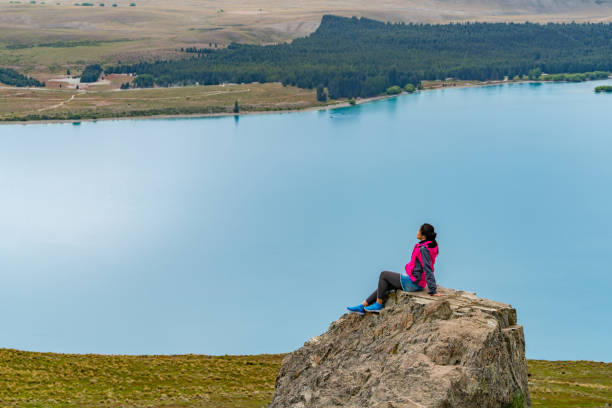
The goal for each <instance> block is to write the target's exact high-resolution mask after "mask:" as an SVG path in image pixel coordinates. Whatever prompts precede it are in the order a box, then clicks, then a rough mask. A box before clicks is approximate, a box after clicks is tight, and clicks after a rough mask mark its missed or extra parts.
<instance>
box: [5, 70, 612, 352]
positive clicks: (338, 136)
mask: <svg viewBox="0 0 612 408" xmlns="http://www.w3.org/2000/svg"><path fill="white" fill-rule="evenodd" d="M601 84H610V85H612V81H597V82H586V83H578V84H526V83H525V84H506V85H497V86H488V87H479V88H465V89H446V90H437V91H427V92H422V93H419V94H414V95H402V96H400V97H397V98H393V99H387V100H381V101H377V102H373V103H368V104H363V105H358V106H354V107H348V108H340V109H332V110H324V111H308V112H299V113H284V114H260V115H245V116H240V117H217V118H189V119H146V120H145V119H143V120H115V121H98V122H83V123H81V124H80V125H74V124H70V123H68V124H28V125H15V124H13V125H2V126H0V191H1V199H0V308H1V310H2V311H3V313H2V330H0V347H10V348H18V349H23V350H35V351H53V352H75V353H118V354H178V353H203V354H256V353H281V352H288V351H292V350H294V349H296V348H298V347H300V346H301V345H302V344H303V343H304V342H305V341H307V340H308V339H309V338H311V337H313V336H316V335H319V334H320V333H322V332H324V331H325V330H327V328H328V326H329V324H330V323H331V322H332V321H333V320H335V319H337V318H338V317H340V316H341V315H342V314H343V313H344V312H345V307H346V306H349V305H354V304H357V303H359V302H361V301H362V300H363V299H364V298H365V297H366V296H367V295H368V294H369V293H371V292H372V291H373V290H374V289H375V287H376V283H377V279H378V275H379V273H380V271H382V270H391V271H397V272H399V271H400V270H401V269H402V268H403V267H404V265H405V264H406V263H407V262H408V261H409V258H410V252H411V249H412V246H413V245H414V243H415V242H416V238H415V234H416V231H417V229H418V227H419V226H420V225H421V224H422V223H423V222H429V223H431V224H433V225H434V226H435V227H436V230H437V231H438V242H439V244H440V255H439V257H438V260H437V264H436V277H437V281H438V283H439V284H440V285H442V286H446V287H452V288H456V289H463V290H468V291H473V292H476V293H477V294H478V295H479V296H482V297H487V298H491V299H495V300H498V301H501V302H506V303H510V304H511V305H512V306H514V307H515V308H516V309H517V312H518V319H519V323H520V324H523V325H524V329H525V337H526V342H527V356H528V357H529V358H539V359H554V360H559V359H561V360H565V359H571V360H577V359H585V360H596V361H612V348H611V347H610V341H611V339H612V297H611V295H610V292H611V291H612V268H611V265H612V248H611V247H612V160H611V154H612V130H611V128H610V116H611V115H612V95H606V94H595V93H594V92H593V88H594V87H595V86H596V85H601Z"/></svg>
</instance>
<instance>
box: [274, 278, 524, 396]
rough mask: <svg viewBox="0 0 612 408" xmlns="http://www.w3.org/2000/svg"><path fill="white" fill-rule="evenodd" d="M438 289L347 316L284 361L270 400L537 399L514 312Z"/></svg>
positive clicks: (399, 295)
mask: <svg viewBox="0 0 612 408" xmlns="http://www.w3.org/2000/svg"><path fill="white" fill-rule="evenodd" d="M439 291H440V292H441V293H442V294H443V296H442V297H431V296H428V295H427V294H425V293H423V292H418V293H414V292H403V291H397V292H395V293H393V294H391V295H390V297H389V299H388V300H387V303H386V305H385V308H384V309H383V310H382V312H381V313H380V314H378V315H377V314H367V315H365V316H359V315H355V314H345V315H343V316H341V317H340V318H339V319H338V320H336V321H335V322H333V323H332V324H331V325H330V326H329V329H328V331H327V332H326V333H323V334H322V335H320V336H316V337H313V338H312V339H310V340H308V341H307V342H306V343H304V346H303V347H301V348H300V349H298V350H296V351H294V352H292V353H290V354H288V355H287V356H286V357H285V358H284V359H283V363H282V366H281V368H280V370H279V374H278V376H277V378H276V385H275V392H274V397H273V399H272V402H271V403H270V405H269V408H290V407H294V408H327V407H350V408H363V407H373V408H425V407H426V408H434V407H435V408H454V407H460V408H471V407H474V408H489V407H490V408H506V407H512V408H517V407H531V401H530V398H529V390H528V388H527V364H526V360H525V338H524V335H523V328H522V326H519V325H517V319H516V310H515V309H513V308H512V307H511V306H509V305H507V304H503V303H499V302H494V301H491V300H486V299H481V298H478V297H477V296H476V295H474V294H473V293H470V292H463V291H456V290H452V289H445V288H440V290H439Z"/></svg>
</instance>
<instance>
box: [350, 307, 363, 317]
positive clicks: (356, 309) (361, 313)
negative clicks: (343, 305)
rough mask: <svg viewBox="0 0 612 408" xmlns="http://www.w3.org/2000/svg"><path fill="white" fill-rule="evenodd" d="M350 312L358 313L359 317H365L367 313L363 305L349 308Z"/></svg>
mask: <svg viewBox="0 0 612 408" xmlns="http://www.w3.org/2000/svg"><path fill="white" fill-rule="evenodd" d="M347 309H348V311H349V312H351V313H356V314H358V315H364V314H365V312H364V311H363V310H364V307H363V305H357V306H353V307H347Z"/></svg>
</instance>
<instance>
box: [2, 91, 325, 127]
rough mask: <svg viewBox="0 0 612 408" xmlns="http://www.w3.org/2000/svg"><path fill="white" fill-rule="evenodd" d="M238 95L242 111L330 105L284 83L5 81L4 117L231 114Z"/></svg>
mask: <svg viewBox="0 0 612 408" xmlns="http://www.w3.org/2000/svg"><path fill="white" fill-rule="evenodd" d="M236 101H238V105H239V109H240V112H241V113H244V112H261V111H282V110H294V109H304V108H309V107H316V106H322V105H325V104H322V103H320V102H317V100H316V94H315V90H309V89H300V88H296V87H292V86H286V87H284V86H282V85H281V84H280V83H265V84H257V83H253V84H236V85H207V86H185V87H178V88H154V89H129V90H117V89H114V90H88V91H83V90H75V89H57V88H56V89H46V88H12V87H2V86H0V122H2V121H16V120H77V119H101V118H111V117H134V116H153V115H185V114H227V113H232V112H233V108H234V103H235V102H236ZM333 102H334V101H330V102H329V103H333Z"/></svg>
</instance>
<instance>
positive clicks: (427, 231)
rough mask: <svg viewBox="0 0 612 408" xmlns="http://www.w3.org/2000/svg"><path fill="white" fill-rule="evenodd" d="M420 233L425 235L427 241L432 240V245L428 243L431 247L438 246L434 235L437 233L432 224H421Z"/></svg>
mask: <svg viewBox="0 0 612 408" xmlns="http://www.w3.org/2000/svg"><path fill="white" fill-rule="evenodd" d="M421 234H423V235H425V238H427V241H432V244H433V245H430V247H431V248H434V247H437V246H438V242H437V241H436V236H437V235H438V234H436V231H435V230H434V226H433V225H431V224H427V223H425V224H423V225H421Z"/></svg>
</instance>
